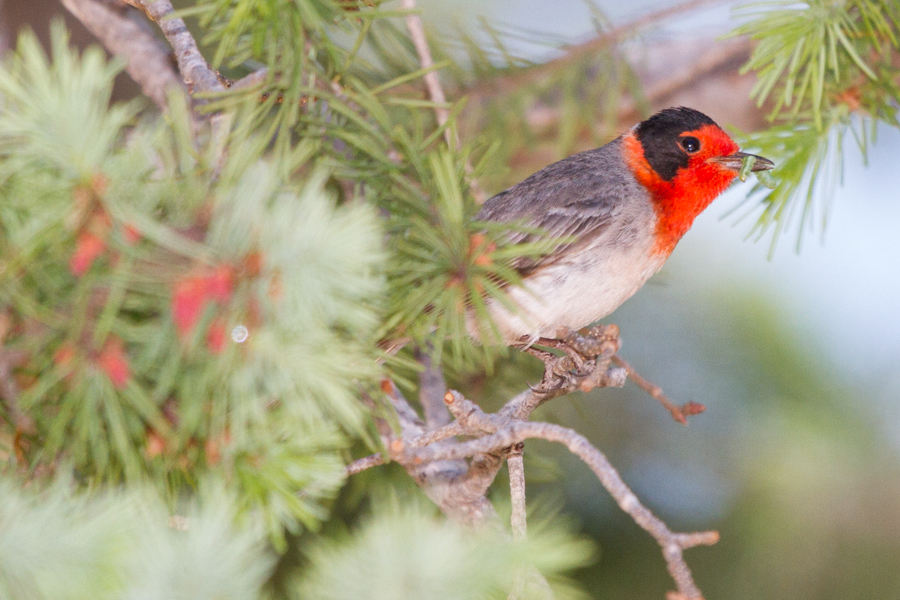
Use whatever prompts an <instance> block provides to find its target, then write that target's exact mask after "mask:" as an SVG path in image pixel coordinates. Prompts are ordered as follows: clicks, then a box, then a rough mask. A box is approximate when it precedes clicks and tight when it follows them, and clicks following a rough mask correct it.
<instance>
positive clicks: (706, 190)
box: [622, 135, 735, 255]
mask: <svg viewBox="0 0 900 600" xmlns="http://www.w3.org/2000/svg"><path fill="white" fill-rule="evenodd" d="M622 142H623V146H624V148H623V150H624V152H623V153H624V156H625V160H626V162H627V163H628V166H629V167H630V168H631V171H632V172H633V173H634V176H635V177H636V178H637V180H638V182H639V183H640V184H641V185H643V186H644V187H645V188H646V189H647V191H648V192H650V198H651V201H652V202H653V207H654V209H655V211H656V217H657V222H656V243H655V244H654V252H656V253H659V254H666V255H668V254H669V253H671V252H672V250H673V249H674V248H675V245H676V244H678V242H679V240H681V238H682V237H683V236H684V234H685V233H687V231H688V229H690V228H691V225H693V223H694V219H696V218H697V215H699V214H700V213H701V212H703V211H704V209H706V207H707V206H709V205H710V203H711V202H712V201H713V200H715V199H716V197H718V196H719V194H721V193H722V192H723V191H725V189H726V188H727V187H728V186H729V184H731V182H732V181H733V180H734V178H735V174H734V173H731V172H730V171H727V170H725V169H722V168H719V167H717V166H715V165H713V164H710V163H707V162H705V161H702V162H701V161H697V162H695V163H694V162H693V161H692V163H693V164H689V166H688V167H687V168H685V169H679V171H678V173H677V174H676V175H675V177H673V178H672V179H669V180H665V179H663V178H662V177H660V176H659V174H657V173H656V172H655V171H654V170H653V169H652V168H651V167H650V165H649V164H648V163H647V161H646V160H645V159H644V153H643V148H642V147H641V143H640V142H639V141H638V140H637V138H635V137H634V136H633V135H626V136H625V137H624V138H623V140H622Z"/></svg>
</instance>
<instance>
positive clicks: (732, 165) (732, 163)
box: [709, 152, 775, 173]
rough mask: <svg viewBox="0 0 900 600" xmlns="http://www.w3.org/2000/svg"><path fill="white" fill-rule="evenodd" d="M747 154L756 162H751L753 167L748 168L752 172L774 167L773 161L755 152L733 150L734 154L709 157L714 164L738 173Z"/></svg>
mask: <svg viewBox="0 0 900 600" xmlns="http://www.w3.org/2000/svg"><path fill="white" fill-rule="evenodd" d="M747 156H752V157H754V158H755V159H756V162H755V163H753V168H752V169H750V170H751V171H753V172H754V173H755V172H756V171H768V170H769V169H774V168H775V163H773V162H772V161H771V160H769V159H768V158H763V157H762V156H757V155H755V154H747V153H746V152H735V153H734V154H729V155H728V156H715V157H713V158H710V159H709V160H710V162H714V163H716V164H719V165H722V166H723V167H725V168H726V169H731V170H732V171H734V172H736V173H738V172H740V170H741V167H742V166H743V164H744V158H745V157H747Z"/></svg>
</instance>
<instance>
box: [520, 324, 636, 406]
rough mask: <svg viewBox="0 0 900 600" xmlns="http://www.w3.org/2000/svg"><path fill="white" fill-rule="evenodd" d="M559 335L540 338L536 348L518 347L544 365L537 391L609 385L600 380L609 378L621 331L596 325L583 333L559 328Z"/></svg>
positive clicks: (535, 343) (614, 327)
mask: <svg viewBox="0 0 900 600" xmlns="http://www.w3.org/2000/svg"><path fill="white" fill-rule="evenodd" d="M558 336H559V337H557V338H539V339H538V340H537V341H535V342H534V345H530V344H525V343H523V344H522V345H521V346H519V347H520V348H521V349H522V350H524V351H525V352H527V353H529V354H531V355H532V356H535V357H537V358H539V359H541V361H542V362H543V363H544V377H543V379H542V380H541V383H540V385H539V386H538V387H537V388H535V389H536V390H539V391H550V390H558V389H561V388H564V387H569V388H579V389H585V390H586V389H592V388H594V387H597V386H598V385H606V384H602V383H601V379H603V378H604V377H605V376H606V374H607V371H608V370H609V366H610V361H611V360H612V357H613V355H614V354H615V353H616V352H617V351H618V349H619V345H620V341H619V328H618V327H616V326H615V325H597V326H596V327H592V328H591V329H589V330H588V331H587V332H585V333H584V334H582V333H579V332H575V331H571V330H569V329H560V331H559V332H558ZM535 345H536V346H543V347H545V348H553V349H554V350H559V351H561V352H563V353H564V356H557V355H556V354H553V353H551V352H547V351H546V350H540V349H538V348H535V347H534V346H535ZM598 369H599V370H598Z"/></svg>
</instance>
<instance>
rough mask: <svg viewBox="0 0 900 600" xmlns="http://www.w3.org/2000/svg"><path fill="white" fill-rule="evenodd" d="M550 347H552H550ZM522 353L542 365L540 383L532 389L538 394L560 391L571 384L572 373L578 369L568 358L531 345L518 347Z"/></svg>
mask: <svg viewBox="0 0 900 600" xmlns="http://www.w3.org/2000/svg"><path fill="white" fill-rule="evenodd" d="M551 347H552V346H551ZM518 348H519V349H520V350H522V351H523V352H527V353H528V354H530V355H532V356H534V357H535V358H539V359H540V360H541V362H543V363H544V376H543V377H542V378H541V383H540V384H538V385H537V386H535V387H534V388H533V389H534V390H535V391H540V392H548V391H551V390H556V389H560V388H562V387H565V386H568V385H570V384H571V383H572V379H573V376H572V371H573V370H576V369H577V368H578V365H576V364H575V362H574V361H573V360H572V358H571V357H569V356H557V355H556V354H553V353H552V352H547V351H546V350H541V349H539V348H535V347H534V346H531V345H524V344H523V345H521V346H518Z"/></svg>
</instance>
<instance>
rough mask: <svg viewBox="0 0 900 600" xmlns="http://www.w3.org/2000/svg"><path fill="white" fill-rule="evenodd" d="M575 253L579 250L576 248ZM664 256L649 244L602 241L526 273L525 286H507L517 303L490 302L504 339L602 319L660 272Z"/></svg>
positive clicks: (554, 331) (554, 333)
mask: <svg viewBox="0 0 900 600" xmlns="http://www.w3.org/2000/svg"><path fill="white" fill-rule="evenodd" d="M573 254H575V253H573ZM664 261H665V257H664V256H661V255H657V254H655V253H654V252H653V251H652V248H651V247H650V245H649V244H644V243H635V244H633V245H631V246H630V247H628V248H621V247H618V248H616V249H615V250H613V249H611V248H610V247H609V246H606V247H604V246H602V245H598V246H597V247H594V248H586V249H584V250H583V251H581V252H578V253H577V254H575V255H574V256H571V257H568V258H567V260H565V261H562V262H560V263H556V264H553V265H550V266H547V267H545V268H544V269H542V270H540V271H539V272H537V273H534V274H532V275H531V276H530V277H528V280H527V282H526V286H527V290H526V289H523V288H521V287H517V288H513V289H511V290H509V295H510V298H511V299H512V300H513V302H514V303H515V304H516V305H517V306H518V307H519V309H520V310H519V311H518V312H517V313H510V312H509V311H508V310H506V309H505V308H503V307H502V306H500V305H499V304H498V303H496V302H492V303H491V305H490V310H491V314H492V316H493V317H494V320H495V323H496V324H497V326H498V327H499V329H500V331H501V333H502V334H503V337H504V340H505V342H506V343H514V342H516V341H518V340H519V339H520V338H522V337H523V336H527V337H528V338H529V339H531V340H532V341H533V340H535V339H537V338H539V337H550V338H552V337H557V332H558V330H559V329H560V328H561V327H565V328H568V329H573V330H574V329H580V328H582V327H584V326H586V325H590V324H591V323H593V322H594V321H597V320H598V319H602V318H603V317H605V316H607V315H608V314H610V313H611V312H613V311H614V310H615V309H616V308H618V307H619V305H621V304H622V303H623V302H625V300H627V299H628V298H630V297H631V296H632V295H634V293H635V292H637V291H638V290H639V289H640V288H641V286H643V285H644V283H646V281H647V280H648V279H649V278H650V277H651V276H652V275H653V274H654V273H656V272H657V271H658V270H659V269H660V267H661V266H662V264H663V262H664Z"/></svg>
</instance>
